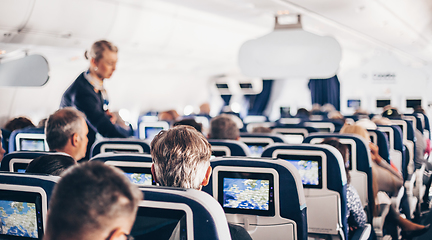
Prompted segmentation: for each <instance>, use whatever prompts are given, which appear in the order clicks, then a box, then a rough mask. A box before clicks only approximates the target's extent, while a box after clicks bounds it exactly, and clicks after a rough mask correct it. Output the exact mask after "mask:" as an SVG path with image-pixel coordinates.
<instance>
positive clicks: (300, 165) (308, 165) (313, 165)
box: [288, 160, 319, 185]
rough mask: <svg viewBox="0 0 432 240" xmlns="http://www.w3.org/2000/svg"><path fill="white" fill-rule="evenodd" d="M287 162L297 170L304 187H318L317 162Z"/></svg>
mask: <svg viewBox="0 0 432 240" xmlns="http://www.w3.org/2000/svg"><path fill="white" fill-rule="evenodd" d="M288 162H290V163H291V164H292V165H294V166H295V167H296V168H297V169H298V171H299V173H300V176H301V178H302V183H303V184H304V185H319V164H318V161H306V160H288Z"/></svg>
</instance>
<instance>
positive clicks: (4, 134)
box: [1, 128, 12, 154]
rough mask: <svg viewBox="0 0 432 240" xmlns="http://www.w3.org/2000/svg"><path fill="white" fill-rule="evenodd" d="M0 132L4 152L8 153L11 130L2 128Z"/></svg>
mask: <svg viewBox="0 0 432 240" xmlns="http://www.w3.org/2000/svg"><path fill="white" fill-rule="evenodd" d="M1 133H2V136H1V140H2V147H3V149H4V150H5V151H6V152H5V154H7V153H9V137H10V135H11V133H12V132H11V131H9V130H6V129H3V128H2V129H1Z"/></svg>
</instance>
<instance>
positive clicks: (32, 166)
mask: <svg viewBox="0 0 432 240" xmlns="http://www.w3.org/2000/svg"><path fill="white" fill-rule="evenodd" d="M75 164H76V162H75V160H74V159H73V158H72V157H71V156H67V155H65V154H48V155H42V156H39V157H37V158H35V159H34V160H33V161H31V162H30V163H29V165H28V166H27V169H26V173H37V174H49V175H54V176H60V174H62V173H63V172H64V171H65V170H66V169H67V168H69V167H71V166H73V165H75Z"/></svg>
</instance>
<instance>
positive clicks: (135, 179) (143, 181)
mask: <svg viewBox="0 0 432 240" xmlns="http://www.w3.org/2000/svg"><path fill="white" fill-rule="evenodd" d="M125 175H126V176H127V177H128V178H129V180H130V181H131V182H132V183H134V184H139V185H152V181H153V180H152V175H151V174H150V173H125Z"/></svg>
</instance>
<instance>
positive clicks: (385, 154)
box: [368, 129, 390, 162]
mask: <svg viewBox="0 0 432 240" xmlns="http://www.w3.org/2000/svg"><path fill="white" fill-rule="evenodd" d="M368 132H369V135H370V136H371V138H372V139H373V140H374V141H372V142H373V143H375V144H376V145H377V146H378V148H379V155H380V156H381V157H382V158H383V159H385V160H386V161H387V162H390V148H389V141H388V140H387V137H386V136H385V135H384V133H383V132H381V131H380V130H378V129H368Z"/></svg>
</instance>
